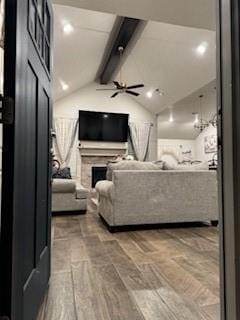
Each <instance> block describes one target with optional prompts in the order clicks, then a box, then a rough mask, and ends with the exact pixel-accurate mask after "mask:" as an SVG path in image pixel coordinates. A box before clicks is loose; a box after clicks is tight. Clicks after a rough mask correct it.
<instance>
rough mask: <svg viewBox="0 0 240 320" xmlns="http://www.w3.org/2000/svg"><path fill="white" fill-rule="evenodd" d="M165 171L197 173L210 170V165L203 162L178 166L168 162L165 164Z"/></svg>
mask: <svg viewBox="0 0 240 320" xmlns="http://www.w3.org/2000/svg"><path fill="white" fill-rule="evenodd" d="M163 170H182V171H196V170H209V167H208V163H207V162H202V163H197V164H177V165H172V164H169V163H168V162H163Z"/></svg>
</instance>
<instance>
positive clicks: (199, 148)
mask: <svg viewBox="0 0 240 320" xmlns="http://www.w3.org/2000/svg"><path fill="white" fill-rule="evenodd" d="M212 135H217V129H216V128H214V127H213V126H210V127H209V128H207V129H205V130H204V131H203V132H202V133H200V134H199V136H198V137H197V139H196V140H195V146H196V147H195V150H196V158H197V159H199V160H201V161H208V160H211V159H212V157H213V155H214V153H205V150H204V138H205V137H206V136H212Z"/></svg>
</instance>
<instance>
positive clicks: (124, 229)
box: [99, 213, 218, 233]
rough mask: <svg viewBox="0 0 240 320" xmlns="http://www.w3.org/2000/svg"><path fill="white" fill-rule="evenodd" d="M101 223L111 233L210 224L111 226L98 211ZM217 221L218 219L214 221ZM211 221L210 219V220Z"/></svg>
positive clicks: (196, 226) (183, 223) (179, 223)
mask: <svg viewBox="0 0 240 320" xmlns="http://www.w3.org/2000/svg"><path fill="white" fill-rule="evenodd" d="M99 217H100V218H101V220H102V222H103V224H104V225H105V226H106V227H107V229H108V231H109V232H111V233H116V232H128V231H137V230H154V229H176V228H199V227H209V226H210V225H209V224H208V223H206V222H178V223H154V224H136V225H135V224H134V225H123V226H111V225H109V224H108V222H107V221H106V220H105V219H104V218H103V216H102V215H101V213H99ZM214 222H215V223H218V221H214ZM211 223H212V221H211Z"/></svg>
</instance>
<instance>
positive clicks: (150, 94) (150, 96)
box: [147, 91, 153, 99]
mask: <svg viewBox="0 0 240 320" xmlns="http://www.w3.org/2000/svg"><path fill="white" fill-rule="evenodd" d="M152 96H153V92H152V91H148V92H147V97H148V98H149V99H151V98H152Z"/></svg>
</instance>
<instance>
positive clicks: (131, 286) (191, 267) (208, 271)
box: [38, 211, 220, 320]
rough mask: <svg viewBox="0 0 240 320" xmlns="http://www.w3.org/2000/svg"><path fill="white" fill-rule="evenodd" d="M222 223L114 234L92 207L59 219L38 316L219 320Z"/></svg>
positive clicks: (53, 319)
mask: <svg viewBox="0 0 240 320" xmlns="http://www.w3.org/2000/svg"><path fill="white" fill-rule="evenodd" d="M218 274H219V261H218V231H217V228H214V227H198V228H186V229H184V228H180V229H163V230H149V231H136V232H125V233H116V234H110V233H109V232H108V231H107V230H106V228H105V226H103V225H102V223H101V221H100V219H99V218H98V216H97V214H96V213H95V212H94V211H92V212H89V213H88V214H87V215H86V216H68V217H56V218H54V219H53V249H52V277H51V281H50V287H49V291H48V294H47V296H46V299H45V301H44V303H43V306H42V308H41V310H40V313H39V317H38V320H158V319H159V320H160V319H161V320H219V319H220V311H219V275H218Z"/></svg>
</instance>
